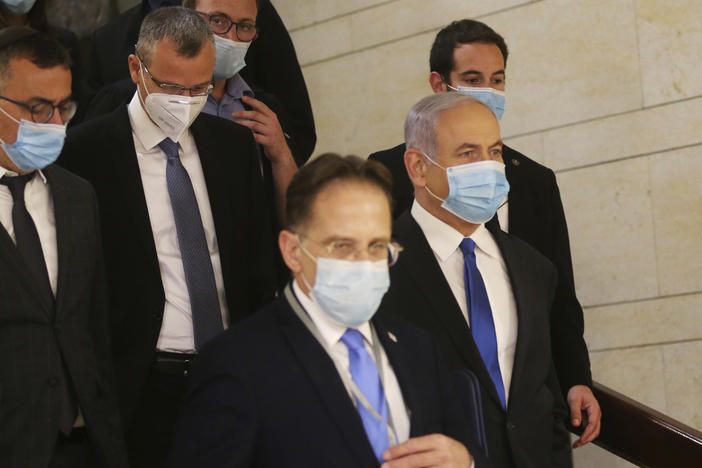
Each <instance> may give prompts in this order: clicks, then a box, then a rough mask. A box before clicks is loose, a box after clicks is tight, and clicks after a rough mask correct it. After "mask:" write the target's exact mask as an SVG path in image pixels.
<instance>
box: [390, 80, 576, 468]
mask: <svg viewBox="0 0 702 468" xmlns="http://www.w3.org/2000/svg"><path fill="white" fill-rule="evenodd" d="M405 141H406V145H407V151H406V152H405V156H404V160H405V164H406V167H407V172H408V174H409V177H410V179H411V180H412V183H413V184H414V193H415V198H414V202H413V204H412V208H411V210H410V211H407V212H405V213H404V214H403V215H402V216H401V217H400V218H399V219H398V220H397V221H396V224H395V229H394V232H393V234H394V236H395V238H397V239H398V241H399V242H401V243H402V245H403V246H404V247H405V252H403V255H402V256H401V257H400V259H399V261H398V264H397V265H396V266H395V268H393V269H392V270H391V275H390V277H391V286H390V290H389V291H388V293H387V294H386V295H385V297H384V299H383V303H382V305H381V308H380V310H381V311H383V312H387V313H392V314H396V315H398V316H400V317H402V318H405V319H407V320H410V321H412V322H414V323H416V324H417V325H420V326H422V327H424V328H425V329H427V330H429V331H431V332H432V333H433V335H434V336H435V337H436V338H437V339H438V341H439V344H440V346H441V348H442V351H443V355H444V357H445V359H446V361H447V363H448V365H449V367H451V368H454V369H462V368H467V369H470V370H472V371H473V372H475V374H476V375H477V377H478V380H479V381H480V386H481V393H482V397H483V409H484V411H485V425H486V432H487V445H488V458H489V462H490V466H492V467H497V468H515V467H519V468H522V467H532V466H539V467H569V466H572V462H571V460H570V446H569V437H568V432H567V430H566V428H565V426H564V419H565V417H566V415H567V410H566V406H565V403H564V401H563V399H562V396H561V392H560V388H559V386H558V381H557V379H556V374H555V371H554V369H553V364H552V360H551V346H550V334H549V317H550V311H551V304H552V299H553V294H554V290H555V284H556V278H557V274H556V269H555V268H554V266H553V264H552V263H551V262H550V261H549V260H548V259H547V258H546V257H544V256H542V255H541V254H539V253H538V252H537V251H536V250H534V249H533V248H531V247H530V246H528V245H527V244H526V243H524V242H523V241H521V240H519V239H517V238H516V237H514V236H510V235H508V234H506V233H505V232H503V231H501V230H500V229H499V227H498V226H495V225H494V224H485V223H486V222H487V221H488V220H490V219H491V218H492V217H493V216H494V215H495V212H496V210H497V207H498V206H499V205H500V204H501V203H502V201H503V200H504V198H505V196H506V194H507V192H508V190H509V184H508V183H507V179H506V177H505V167H504V164H503V162H502V148H503V144H502V141H501V139H500V131H499V126H498V124H497V119H496V117H495V115H494V114H493V113H492V112H491V110H490V109H489V108H488V107H487V106H486V105H485V104H484V103H482V102H481V101H479V100H477V99H476V98H473V97H468V96H464V95H461V94H459V93H439V94H434V95H431V96H428V97H426V98H424V99H422V100H420V101H419V102H418V103H417V104H415V105H414V107H413V108H412V109H411V110H410V112H409V115H408V116H407V119H406V121H405Z"/></svg>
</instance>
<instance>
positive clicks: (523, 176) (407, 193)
mask: <svg viewBox="0 0 702 468" xmlns="http://www.w3.org/2000/svg"><path fill="white" fill-rule="evenodd" d="M507 57H508V50H507V44H506V43H505V40H504V38H503V37H502V36H501V35H500V34H498V33H497V32H495V31H494V30H493V29H492V28H490V27H489V26H488V25H486V24H484V23H481V22H480V21H475V20H471V19H463V20H460V21H454V22H453V23H451V24H449V25H448V26H446V27H445V28H443V29H442V30H441V31H439V33H438V34H437V35H436V39H435V40H434V44H433V45H432V48H431V52H430V56H429V66H430V70H431V72H430V74H429V84H430V85H431V88H432V90H433V91H434V92H435V93H443V92H458V93H463V94H466V95H469V96H473V97H475V98H477V99H479V100H481V101H482V102H484V103H485V104H486V105H487V106H488V107H490V109H491V110H492V111H493V112H494V113H495V115H496V116H497V118H498V119H500V118H501V117H502V114H503V113H504V111H505V95H504V94H505V93H504V91H505V77H506V65H507ZM404 152H405V146H404V144H403V145H399V146H396V147H394V148H391V149H388V150H384V151H379V152H377V153H374V154H372V155H371V156H370V158H371V159H375V160H377V161H379V162H382V163H383V164H385V165H386V166H387V167H388V168H389V169H390V170H391V172H392V173H393V179H394V181H395V186H394V191H393V195H394V197H395V200H396V205H395V210H394V212H393V216H394V217H395V218H397V217H398V216H400V215H401V214H402V213H403V212H404V211H405V210H407V209H408V208H409V207H410V205H411V204H412V201H413V198H414V197H413V190H414V188H413V185H412V182H411V181H410V179H409V177H408V176H407V171H406V169H405V165H404V160H403V155H404ZM502 153H503V159H504V163H505V166H506V167H505V175H506V177H507V180H508V181H509V183H510V191H509V197H508V201H507V202H506V203H504V204H502V205H501V206H500V208H499V209H498V211H497V216H496V219H495V221H493V222H496V221H498V220H499V225H500V227H501V228H502V230H504V231H508V232H510V233H512V234H515V235H516V236H517V237H519V238H521V239H523V240H525V241H526V242H527V243H528V244H529V245H531V246H532V247H534V248H536V249H537V250H538V251H539V252H541V253H542V254H543V255H545V256H546V257H548V259H549V260H551V261H552V262H553V263H555V264H556V267H557V268H558V287H557V289H556V295H555V297H554V305H553V310H554V313H553V314H552V321H551V330H552V331H551V340H552V343H553V344H552V346H553V359H554V362H555V365H556V372H557V373H558V379H559V381H560V384H561V389H562V391H563V393H564V396H565V397H566V400H567V402H568V404H569V406H570V413H571V415H570V422H571V424H572V425H573V426H575V427H579V428H582V429H583V433H582V435H581V436H580V438H579V439H578V440H576V441H575V443H574V445H573V446H574V447H579V446H582V445H585V444H587V443H589V442H591V441H592V440H593V439H594V438H595V437H597V435H598V434H599V431H600V419H601V411H600V407H599V404H598V402H597V399H596V398H595V396H594V395H593V393H592V390H591V387H592V376H591V373H590V359H589V356H588V351H587V345H586V344H585V340H584V338H583V334H584V320H583V310H582V307H581V306H580V303H579V302H578V298H577V296H576V294H575V281H574V278H573V265H572V261H571V257H570V242H569V240H568V227H567V225H566V219H565V214H564V212H563V205H562V203H561V197H560V193H559V190H558V185H557V183H556V177H555V175H554V173H553V171H552V170H551V169H549V168H547V167H545V166H542V165H541V164H538V163H536V162H535V161H533V160H531V159H530V158H528V157H526V156H525V155H523V154H521V153H520V152H518V151H516V150H515V149H513V148H511V147H509V146H507V145H503V148H502ZM584 416H586V418H587V419H586V418H585V417H584Z"/></svg>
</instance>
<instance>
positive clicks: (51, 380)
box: [46, 377, 59, 388]
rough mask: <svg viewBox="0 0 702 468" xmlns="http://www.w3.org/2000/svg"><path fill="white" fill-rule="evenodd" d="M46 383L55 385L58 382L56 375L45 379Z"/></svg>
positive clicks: (51, 385) (50, 385)
mask: <svg viewBox="0 0 702 468" xmlns="http://www.w3.org/2000/svg"><path fill="white" fill-rule="evenodd" d="M46 383H47V384H49V387H52V388H53V387H55V386H57V385H58V383H59V379H58V377H51V378H50V379H47V381H46Z"/></svg>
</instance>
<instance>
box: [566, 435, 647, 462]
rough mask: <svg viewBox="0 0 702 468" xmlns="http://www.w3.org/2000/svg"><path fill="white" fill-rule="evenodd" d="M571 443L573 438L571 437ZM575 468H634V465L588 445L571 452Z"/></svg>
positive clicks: (591, 444) (595, 446) (592, 445)
mask: <svg viewBox="0 0 702 468" xmlns="http://www.w3.org/2000/svg"><path fill="white" fill-rule="evenodd" d="M572 439H573V441H575V437H574V436H573V438H572ZM573 466H574V467H575V468H635V467H636V465H634V464H632V463H629V462H628V461H626V460H624V459H623V458H619V457H618V456H616V455H614V454H613V453H610V452H608V451H606V450H605V449H603V448H600V447H598V446H597V445H595V444H593V443H590V444H587V445H586V446H584V447H579V448H577V449H575V450H574V451H573Z"/></svg>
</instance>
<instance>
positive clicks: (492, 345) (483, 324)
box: [460, 237, 506, 408]
mask: <svg viewBox="0 0 702 468" xmlns="http://www.w3.org/2000/svg"><path fill="white" fill-rule="evenodd" d="M460 247H461V252H463V272H464V278H465V282H466V302H467V303H468V320H469V321H470V329H471V331H472V333H473V339H474V340H475V344H476V345H477V346H478V351H480V356H481V357H482V358H483V363H485V367H486V368H487V370H488V373H489V374H490V378H491V379H492V382H493V383H494V384H495V389H496V390H497V395H498V396H499V397H500V403H502V407H503V408H506V398H505V386H504V383H503V382H502V373H501V372H500V362H499V361H498V359H497V336H496V335H495V323H494V322H493V320H492V310H491V309H490V301H489V299H488V295H487V290H486V289H485V283H484V282H483V277H482V276H481V275H480V271H479V270H478V265H477V264H476V263H475V242H473V239H471V238H470V237H466V238H465V239H463V240H462V241H461V245H460Z"/></svg>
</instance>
